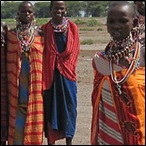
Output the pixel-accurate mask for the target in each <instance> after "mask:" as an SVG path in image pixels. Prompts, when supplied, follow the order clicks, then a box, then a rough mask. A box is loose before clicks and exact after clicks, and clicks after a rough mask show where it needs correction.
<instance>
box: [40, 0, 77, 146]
mask: <svg viewBox="0 0 146 146" xmlns="http://www.w3.org/2000/svg"><path fill="white" fill-rule="evenodd" d="M50 10H51V14H52V19H51V20H50V21H49V22H48V23H47V24H45V25H43V26H42V28H43V32H44V37H45V53H44V60H45V61H44V63H45V64H44V69H43V70H44V73H43V76H44V90H45V92H44V102H45V133H46V137H47V138H48V144H50V145H52V144H55V141H56V140H59V139H62V138H66V144H67V145H71V144H72V138H73V136H74V134H75V129H76V117H77V85H76V65H77V58H78V55H79V33H78V28H77V26H76V25H75V24H74V23H73V22H71V21H70V20H69V19H68V18H67V17H66V3H65V1H51V6H50ZM48 127H49V128H48Z"/></svg>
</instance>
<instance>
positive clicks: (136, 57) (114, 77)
mask: <svg viewBox="0 0 146 146" xmlns="http://www.w3.org/2000/svg"><path fill="white" fill-rule="evenodd" d="M139 56H140V46H139V44H138V43H136V50H135V53H134V57H133V59H132V61H131V64H130V66H129V68H128V70H127V72H126V73H125V75H124V77H123V78H122V79H121V80H118V79H117V75H116V72H115V71H114V69H113V63H112V60H110V61H109V68H110V73H111V79H112V81H113V82H114V83H115V84H116V86H117V89H118V92H119V94H120V95H121V94H122V91H121V84H122V83H124V82H125V81H126V80H127V79H128V77H129V76H130V75H131V74H132V73H133V71H134V70H135V69H136V67H137V66H138V62H139Z"/></svg>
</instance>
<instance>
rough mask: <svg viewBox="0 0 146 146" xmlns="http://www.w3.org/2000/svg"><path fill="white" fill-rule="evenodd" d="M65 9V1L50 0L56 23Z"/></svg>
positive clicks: (59, 20) (67, 143) (67, 142)
mask: <svg viewBox="0 0 146 146" xmlns="http://www.w3.org/2000/svg"><path fill="white" fill-rule="evenodd" d="M66 10H67V7H66V3H65V1H51V6H50V11H51V15H52V20H53V22H54V23H55V24H56V25H59V24H62V20H63V17H64V16H65V15H66ZM49 145H51V144H49ZM66 145H72V138H69V137H67V138H66Z"/></svg>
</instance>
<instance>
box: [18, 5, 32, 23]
mask: <svg viewBox="0 0 146 146" xmlns="http://www.w3.org/2000/svg"><path fill="white" fill-rule="evenodd" d="M18 16H19V19H20V21H21V22H22V23H26V24H27V23H31V22H32V21H33V19H34V10H33V6H32V5H31V4H30V3H24V4H23V5H22V6H21V7H20V9H19V11H18Z"/></svg>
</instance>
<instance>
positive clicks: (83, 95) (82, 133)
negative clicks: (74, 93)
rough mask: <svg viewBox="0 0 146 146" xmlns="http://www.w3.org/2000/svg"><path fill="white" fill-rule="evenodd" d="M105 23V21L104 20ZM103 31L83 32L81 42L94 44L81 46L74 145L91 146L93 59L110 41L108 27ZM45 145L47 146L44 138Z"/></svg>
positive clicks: (62, 141)
mask: <svg viewBox="0 0 146 146" xmlns="http://www.w3.org/2000/svg"><path fill="white" fill-rule="evenodd" d="M102 21H103V23H105V19H104V20H102ZM102 28H103V30H102V31H97V28H96V29H95V31H96V32H95V31H91V32H90V31H88V32H86V31H81V32H80V40H81V41H82V40H86V39H92V40H94V42H95V43H94V44H92V45H81V48H80V50H81V51H80V55H79V60H78V65H77V85H78V107H77V112H78V116H77V125H76V133H75V136H74V139H73V145H90V134H91V132H90V130H91V115H92V106H91V93H92V87H93V69H92V57H93V56H94V54H95V52H96V51H98V50H103V49H104V48H105V46H106V43H107V42H108V41H109V36H108V34H107V32H106V27H105V25H103V27H102ZM44 145H47V142H46V139H45V138H44ZM55 145H65V139H63V140H59V141H56V143H55Z"/></svg>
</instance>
